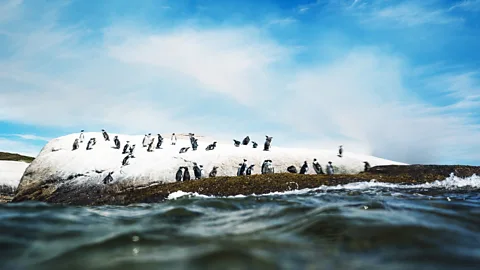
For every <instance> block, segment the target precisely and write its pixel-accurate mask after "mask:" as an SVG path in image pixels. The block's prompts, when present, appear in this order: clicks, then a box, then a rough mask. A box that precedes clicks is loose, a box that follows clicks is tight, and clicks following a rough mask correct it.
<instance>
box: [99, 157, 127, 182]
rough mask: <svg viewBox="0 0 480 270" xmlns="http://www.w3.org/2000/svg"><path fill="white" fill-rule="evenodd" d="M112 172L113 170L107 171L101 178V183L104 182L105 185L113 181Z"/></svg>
mask: <svg viewBox="0 0 480 270" xmlns="http://www.w3.org/2000/svg"><path fill="white" fill-rule="evenodd" d="M122 163H123V162H122ZM112 174H113V172H109V173H108V175H107V176H106V177H105V178H103V183H104V184H105V185H106V184H109V183H111V182H113V177H112Z"/></svg>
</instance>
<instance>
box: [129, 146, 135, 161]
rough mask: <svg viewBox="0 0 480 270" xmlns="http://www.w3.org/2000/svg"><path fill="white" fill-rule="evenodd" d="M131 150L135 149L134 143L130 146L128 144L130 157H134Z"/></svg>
mask: <svg viewBox="0 0 480 270" xmlns="http://www.w3.org/2000/svg"><path fill="white" fill-rule="evenodd" d="M133 150H135V144H132V146H130V149H129V151H130V155H131V157H132V158H135V156H134V155H133Z"/></svg>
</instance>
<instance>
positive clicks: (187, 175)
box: [183, 167, 190, 181]
mask: <svg viewBox="0 0 480 270" xmlns="http://www.w3.org/2000/svg"><path fill="white" fill-rule="evenodd" d="M183 181H190V172H189V171H188V167H184V171H183Z"/></svg>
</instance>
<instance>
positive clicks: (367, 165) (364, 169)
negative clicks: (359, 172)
mask: <svg viewBox="0 0 480 270" xmlns="http://www.w3.org/2000/svg"><path fill="white" fill-rule="evenodd" d="M363 163H365V166H364V167H363V171H364V172H368V171H369V170H370V169H371V168H372V167H371V166H370V163H368V162H367V161H364V162H363Z"/></svg>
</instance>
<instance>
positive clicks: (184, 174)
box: [72, 129, 371, 184]
mask: <svg viewBox="0 0 480 270" xmlns="http://www.w3.org/2000/svg"><path fill="white" fill-rule="evenodd" d="M102 135H103V138H104V140H105V141H110V136H109V135H108V133H107V132H106V131H105V130H104V129H102ZM189 138H190V144H191V147H182V148H180V150H179V153H180V154H182V153H186V152H187V151H188V150H189V149H190V148H191V149H192V151H197V149H198V139H196V138H195V134H194V133H189ZM272 139H273V137H270V136H265V143H264V146H263V151H270V147H271V143H272ZM84 140H85V136H84V130H81V131H80V135H79V137H78V138H76V139H75V141H74V142H73V147H72V151H75V150H77V149H79V147H80V144H81V143H83V141H84ZM163 141H164V138H163V137H162V135H160V134H157V143H156V145H155V144H154V143H155V137H153V136H152V134H151V133H148V134H145V136H144V138H143V140H142V146H143V147H144V148H147V149H146V151H147V152H153V151H154V149H162V148H161V147H162V144H163ZM250 141H251V139H250V137H249V136H247V137H245V138H244V139H243V140H242V141H239V140H235V139H233V144H234V146H235V147H240V146H247V145H248V144H249V143H250ZM251 142H252V147H253V148H257V147H258V143H256V142H254V141H251ZM113 143H114V146H113V148H114V149H119V150H120V149H121V150H122V154H124V155H125V156H124V157H123V159H122V161H121V163H122V166H128V165H129V164H130V159H132V158H135V156H134V150H135V144H132V145H130V141H126V142H125V145H124V146H123V148H121V142H120V139H119V138H118V136H115V137H114V139H113ZM176 143H177V136H176V135H175V133H172V136H171V145H176ZM95 144H96V139H95V138H90V139H89V140H88V142H87V146H86V150H91V149H92V148H93V146H94V145H95ZM154 145H155V146H154ZM216 147H217V142H213V143H211V144H209V145H208V146H207V147H206V148H205V151H213V150H215V148H216ZM338 157H339V158H341V157H343V146H342V145H340V146H339V149H338ZM364 164H365V165H364V171H365V172H366V171H368V170H370V168H371V166H370V164H369V163H368V162H367V161H364ZM254 166H255V164H250V165H248V163H247V160H246V159H243V162H242V163H240V164H238V170H237V176H242V175H251V174H252V172H253V170H254ZM312 167H313V170H314V171H315V173H316V174H325V173H324V172H323V169H322V166H321V165H320V163H319V162H318V161H317V159H316V158H314V159H313V162H312ZM325 168H326V174H327V175H332V174H334V173H335V170H334V167H333V165H332V162H331V161H329V162H328V164H327V165H326V167H325ZM217 169H218V167H216V166H214V167H213V168H212V170H211V171H210V172H209V173H208V176H207V175H205V172H204V169H203V165H199V164H197V163H196V162H193V176H194V179H195V180H198V179H202V178H205V177H216V176H217ZM308 170H309V165H308V162H307V161H304V163H303V164H302V166H301V167H300V171H299V172H298V170H297V168H296V167H295V166H294V165H291V166H289V167H287V172H289V173H300V174H306V173H307V172H308ZM272 173H275V171H274V168H273V161H272V160H270V159H267V160H264V161H263V163H262V168H261V174H272ZM112 174H113V172H109V174H108V175H107V176H106V177H105V179H104V180H103V183H104V184H109V183H111V182H113V180H114V179H113V177H112ZM175 180H176V181H177V182H180V181H190V180H191V175H190V171H189V169H188V167H187V166H181V167H179V168H178V170H177V172H176V174H175Z"/></svg>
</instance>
